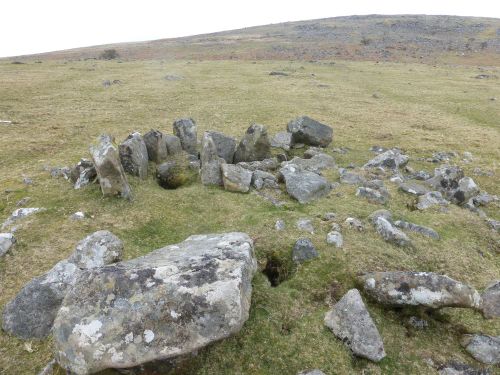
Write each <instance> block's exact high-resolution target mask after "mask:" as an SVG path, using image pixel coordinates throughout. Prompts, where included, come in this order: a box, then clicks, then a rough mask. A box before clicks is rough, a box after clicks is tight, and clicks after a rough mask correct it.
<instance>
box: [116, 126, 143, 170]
mask: <svg viewBox="0 0 500 375" xmlns="http://www.w3.org/2000/svg"><path fill="white" fill-rule="evenodd" d="M119 152H120V161H121V163H122V166H123V169H124V170H125V172H127V173H130V174H131V175H133V176H137V177H139V178H142V179H144V178H146V177H147V175H148V149H147V148H146V143H145V142H144V139H143V138H142V135H141V134H139V133H132V134H130V135H129V136H128V137H127V139H126V140H125V141H123V142H122V144H121V145H120V147H119Z"/></svg>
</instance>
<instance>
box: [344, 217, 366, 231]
mask: <svg viewBox="0 0 500 375" xmlns="http://www.w3.org/2000/svg"><path fill="white" fill-rule="evenodd" d="M345 223H346V224H347V226H348V228H351V229H356V230H357V231H358V232H362V231H364V230H365V226H364V225H363V223H362V222H361V220H359V219H356V218H355V217H348V218H347V219H345Z"/></svg>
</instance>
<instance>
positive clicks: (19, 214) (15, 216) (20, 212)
mask: <svg viewBox="0 0 500 375" xmlns="http://www.w3.org/2000/svg"><path fill="white" fill-rule="evenodd" d="M41 211H45V208H38V207H29V208H18V209H16V210H14V212H12V214H11V215H10V216H9V217H8V218H7V220H5V221H4V223H3V224H2V227H1V228H0V229H1V230H4V229H7V228H9V227H11V226H12V225H13V224H15V223H17V222H18V221H19V220H22V219H24V218H26V217H28V216H31V215H33V214H36V213H37V212H41Z"/></svg>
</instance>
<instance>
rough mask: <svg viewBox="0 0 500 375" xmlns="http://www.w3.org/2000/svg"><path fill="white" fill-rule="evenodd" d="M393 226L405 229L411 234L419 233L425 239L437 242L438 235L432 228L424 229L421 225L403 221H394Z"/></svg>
mask: <svg viewBox="0 0 500 375" xmlns="http://www.w3.org/2000/svg"><path fill="white" fill-rule="evenodd" d="M394 225H395V226H396V227H398V228H401V229H406V230H409V231H411V232H415V233H419V234H421V235H423V236H425V237H429V238H432V239H434V240H439V234H438V233H437V232H436V231H435V230H434V229H432V228H428V227H424V226H422V225H418V224H413V223H409V222H407V221H404V220H396V221H395V222H394Z"/></svg>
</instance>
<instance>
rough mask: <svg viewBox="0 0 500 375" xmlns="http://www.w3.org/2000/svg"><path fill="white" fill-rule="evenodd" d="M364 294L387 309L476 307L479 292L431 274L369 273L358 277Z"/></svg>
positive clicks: (477, 306) (407, 272) (406, 272)
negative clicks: (387, 307)
mask: <svg viewBox="0 0 500 375" xmlns="http://www.w3.org/2000/svg"><path fill="white" fill-rule="evenodd" d="M359 280H360V281H361V282H362V283H363V287H364V290H365V292H366V293H367V294H369V295H370V297H372V298H373V299H375V300H376V301H377V302H378V303H381V304H383V305H389V306H402V305H408V306H424V307H428V308H432V309H439V308H442V307H469V308H479V307H480V301H481V297H480V296H479V293H478V292H477V291H476V290H475V289H474V288H472V287H471V286H469V285H467V284H463V283H461V282H458V281H455V280H453V279H451V278H449V277H448V276H446V275H438V274H435V273H433V272H411V271H394V272H371V273H365V274H364V275H362V276H360V277H359Z"/></svg>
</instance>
